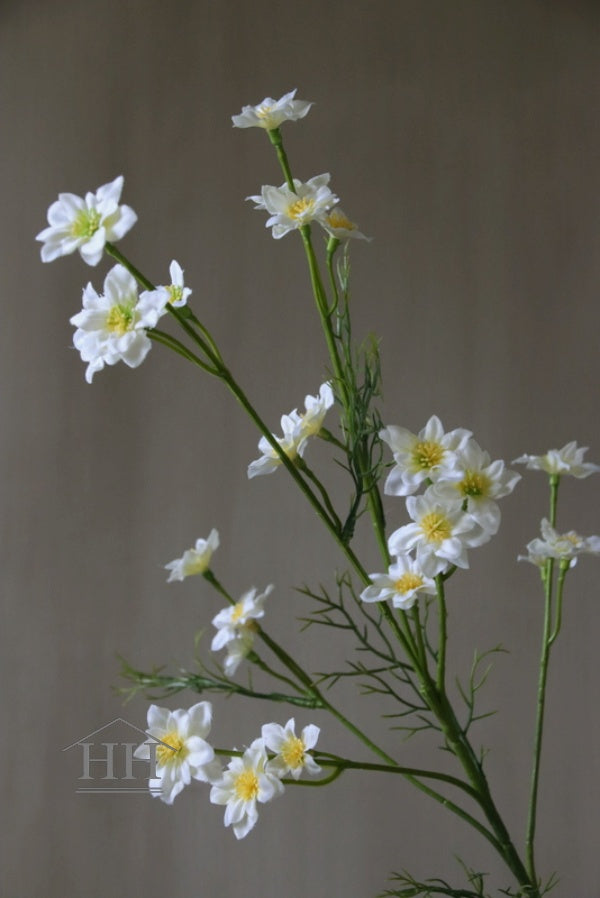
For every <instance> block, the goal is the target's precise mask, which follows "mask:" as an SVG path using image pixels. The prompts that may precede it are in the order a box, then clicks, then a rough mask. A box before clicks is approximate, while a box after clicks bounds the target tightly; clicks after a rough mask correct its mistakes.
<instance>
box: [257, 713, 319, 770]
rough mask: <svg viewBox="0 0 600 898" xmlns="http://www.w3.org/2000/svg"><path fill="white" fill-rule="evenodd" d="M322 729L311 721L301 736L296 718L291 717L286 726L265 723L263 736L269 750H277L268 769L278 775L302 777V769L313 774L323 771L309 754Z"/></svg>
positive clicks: (262, 730) (262, 731)
mask: <svg viewBox="0 0 600 898" xmlns="http://www.w3.org/2000/svg"><path fill="white" fill-rule="evenodd" d="M319 733H320V729H319V727H318V726H315V725H314V724H312V723H310V724H309V725H308V726H305V727H304V728H303V730H302V732H301V733H300V735H299V736H296V724H295V722H294V718H293V717H292V718H290V720H288V722H287V723H286V725H285V727H282V726H281V724H279V723H265V724H264V726H263V727H262V729H261V736H262V738H263V741H264V743H265V746H266V747H267V748H268V749H269V751H272V752H275V757H274V758H271V760H270V761H269V763H268V765H267V770H269V771H270V772H272V773H274V774H275V775H276V776H278V777H282V776H287V774H288V773H289V774H291V776H292V777H293V778H294V779H295V780H297V779H300V776H301V775H302V771H303V770H306V772H307V773H308V774H310V775H311V776H315V775H316V774H318V773H320V772H321V768H320V767H319V765H318V764H317V762H316V761H315V759H314V758H313V757H312V756H311V755H309V754H308V752H309V750H310V749H311V748H314V747H315V745H316V744H317V739H318V738H319Z"/></svg>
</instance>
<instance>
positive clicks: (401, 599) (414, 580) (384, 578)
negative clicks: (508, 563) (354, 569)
mask: <svg viewBox="0 0 600 898" xmlns="http://www.w3.org/2000/svg"><path fill="white" fill-rule="evenodd" d="M369 577H370V579H371V582H372V584H373V585H372V586H367V588H366V589H364V590H363V591H362V593H361V594H360V597H361V599H362V600H363V602H384V601H385V600H386V599H391V600H392V604H393V606H394V608H402V610H403V611H407V610H408V609H409V608H412V606H413V605H414V604H415V602H416V601H417V597H418V594H419V593H420V592H423V593H425V594H427V595H435V593H436V586H435V583H434V581H433V579H432V578H431V577H428V576H426V575H425V574H424V573H423V571H422V570H421V568H420V565H419V564H418V563H417V562H416V561H415V560H414V559H412V558H411V557H410V555H401V556H400V557H399V558H398V559H397V560H396V561H395V563H394V564H392V565H390V567H389V568H388V572H387V574H369Z"/></svg>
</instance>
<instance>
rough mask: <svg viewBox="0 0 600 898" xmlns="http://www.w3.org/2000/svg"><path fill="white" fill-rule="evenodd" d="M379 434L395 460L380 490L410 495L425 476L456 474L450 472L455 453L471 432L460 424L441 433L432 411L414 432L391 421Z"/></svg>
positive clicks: (425, 478)
mask: <svg viewBox="0 0 600 898" xmlns="http://www.w3.org/2000/svg"><path fill="white" fill-rule="evenodd" d="M379 436H380V437H381V439H382V440H383V441H384V442H386V443H387V444H388V446H389V447H390V449H391V450H392V453H393V455H394V461H395V462H396V464H395V465H394V467H393V468H392V470H391V471H390V473H389V474H388V477H387V480H386V481H385V485H384V492H385V493H386V494H387V495H388V496H410V495H411V494H412V493H414V492H416V490H417V489H418V488H419V486H420V485H421V484H422V483H423V482H424V481H425V480H427V479H429V480H433V481H435V480H437V479H438V478H439V477H445V478H449V479H451V478H452V477H455V476H459V475H456V474H454V473H453V469H454V466H455V461H456V453H457V451H458V450H459V449H462V448H463V447H464V445H465V444H466V442H467V440H468V439H469V437H470V436H471V432H470V431H469V430H464V429H463V428H462V427H461V428H458V429H456V430H451V431H449V432H448V433H444V428H443V426H442V422H441V421H440V419H439V418H438V417H437V415H433V416H432V417H431V418H430V419H429V421H428V422H427V424H426V425H425V427H424V428H423V430H421V431H419V433H418V434H414V433H411V431H410V430H407V429H406V428H405V427H397V426H395V425H392V426H390V427H386V428H384V430H382V431H381V432H380V434H379Z"/></svg>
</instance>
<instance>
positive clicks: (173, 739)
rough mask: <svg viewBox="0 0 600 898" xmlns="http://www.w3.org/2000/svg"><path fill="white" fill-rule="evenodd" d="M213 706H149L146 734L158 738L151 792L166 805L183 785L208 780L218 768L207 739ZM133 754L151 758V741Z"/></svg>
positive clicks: (145, 758) (144, 758) (208, 703)
mask: <svg viewBox="0 0 600 898" xmlns="http://www.w3.org/2000/svg"><path fill="white" fill-rule="evenodd" d="M211 718H212V705H211V704H210V702H198V704H197V705H193V706H192V707H191V708H190V709H189V710H188V711H184V710H183V709H182V708H178V709H177V710H176V711H170V710H169V709H168V708H159V707H158V706H157V705H150V707H149V709H148V730H147V732H148V734H149V735H150V736H152V737H153V738H154V739H158V740H160V744H159V745H156V748H155V749H154V748H153V751H156V778H153V779H150V781H149V785H150V792H151V793H152V795H153V796H158V797H159V798H160V799H162V801H164V802H165V803H166V804H173V802H174V800H175V798H176V797H177V796H178V795H179V793H180V792H181V790H182V789H183V787H184V786H189V784H190V782H191V781H192V780H193V779H195V780H201V781H202V782H205V783H206V782H209V781H210V779H211V778H212V777H213V776H216V775H217V773H218V770H219V769H220V767H219V765H218V762H216V761H215V753H214V751H213V749H212V747H211V746H210V745H209V744H208V742H206V741H205V740H206V737H207V736H208V734H209V732H210V724H211ZM134 754H135V757H136V758H142V759H143V760H149V759H150V744H149V743H147V742H145V743H144V744H143V745H140V746H139V747H138V748H137V749H136V750H135V753H134Z"/></svg>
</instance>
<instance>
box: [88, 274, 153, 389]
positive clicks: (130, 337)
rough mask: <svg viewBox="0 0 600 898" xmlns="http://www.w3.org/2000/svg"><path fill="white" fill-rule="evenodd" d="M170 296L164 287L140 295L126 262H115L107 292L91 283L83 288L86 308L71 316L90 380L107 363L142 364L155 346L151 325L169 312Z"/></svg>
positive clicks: (109, 275)
mask: <svg viewBox="0 0 600 898" xmlns="http://www.w3.org/2000/svg"><path fill="white" fill-rule="evenodd" d="M165 302H166V296H165V292H164V291H161V290H152V291H148V290H146V291H144V292H143V293H140V294H139V295H138V289H137V284H136V281H135V279H134V278H133V277H132V275H131V274H129V272H128V271H127V269H126V268H124V267H123V266H122V265H115V266H114V267H113V268H111V270H110V271H109V272H108V274H107V275H106V278H105V280H104V293H103V294H102V295H99V294H98V293H96V291H95V290H94V288H93V287H92V285H91V284H88V285H87V287H85V289H84V291H83V310H82V311H81V312H78V314H77V315H74V316H73V317H72V318H71V324H73V325H74V326H75V327H76V328H77V330H76V331H75V334H74V336H73V345H74V346H75V348H76V349H78V350H79V352H80V354H81V358H82V360H83V361H84V362H88V366H87V370H86V373H85V379H86V380H87V382H88V383H91V382H92V378H93V377H94V374H95V373H96V372H97V371H101V370H102V368H104V366H105V365H115V364H116V363H117V362H119V361H122V362H125V364H126V365H129V367H130V368H137V367H138V365H141V364H142V362H143V361H144V359H145V358H146V356H147V355H148V353H149V352H150V348H151V346H152V342H151V340H150V338H149V337H148V335H147V334H146V330H147V329H151V328H153V327H155V326H156V324H157V323H158V320H159V318H160V317H161V316H162V315H163V314H164V312H165Z"/></svg>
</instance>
